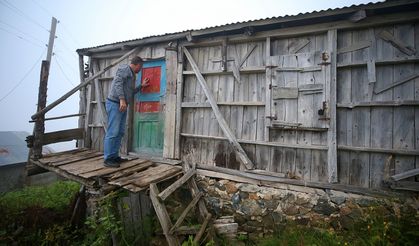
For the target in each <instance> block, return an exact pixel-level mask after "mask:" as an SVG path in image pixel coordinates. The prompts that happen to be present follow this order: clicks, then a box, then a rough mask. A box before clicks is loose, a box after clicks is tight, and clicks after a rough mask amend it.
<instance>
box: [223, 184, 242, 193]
mask: <svg viewBox="0 0 419 246" xmlns="http://www.w3.org/2000/svg"><path fill="white" fill-rule="evenodd" d="M225 188H226V191H227V193H229V194H232V193H236V192H237V191H238V190H239V189H238V188H237V186H236V184H235V183H233V182H227V183H226V184H225Z"/></svg>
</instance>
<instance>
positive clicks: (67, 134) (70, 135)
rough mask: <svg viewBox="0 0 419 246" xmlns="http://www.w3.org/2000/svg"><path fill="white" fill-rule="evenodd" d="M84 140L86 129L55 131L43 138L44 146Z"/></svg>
mask: <svg viewBox="0 0 419 246" xmlns="http://www.w3.org/2000/svg"><path fill="white" fill-rule="evenodd" d="M83 138H84V129H83V128H75V129H69V130H62V131H55V132H48V133H45V134H44V135H43V137H42V144H43V145H47V144H52V143H58V142H65V141H70V140H77V139H83Z"/></svg>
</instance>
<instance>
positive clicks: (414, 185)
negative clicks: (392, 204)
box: [391, 181, 419, 192]
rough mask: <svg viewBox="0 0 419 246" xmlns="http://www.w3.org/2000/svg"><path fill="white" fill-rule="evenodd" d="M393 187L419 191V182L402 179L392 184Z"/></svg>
mask: <svg viewBox="0 0 419 246" xmlns="http://www.w3.org/2000/svg"><path fill="white" fill-rule="evenodd" d="M391 188H392V189H394V190H408V191H416V192H418V191H419V183H418V182H412V181H400V182H395V183H394V184H392V185H391Z"/></svg>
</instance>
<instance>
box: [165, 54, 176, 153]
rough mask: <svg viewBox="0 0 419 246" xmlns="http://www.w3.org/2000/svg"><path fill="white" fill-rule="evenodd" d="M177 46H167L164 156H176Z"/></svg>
mask: <svg viewBox="0 0 419 246" xmlns="http://www.w3.org/2000/svg"><path fill="white" fill-rule="evenodd" d="M176 77H177V47H176V46H173V47H172V46H168V47H166V105H165V112H164V114H165V119H164V143H163V157H164V158H175V134H176V133H175V131H176V125H175V124H176V107H177V103H176Z"/></svg>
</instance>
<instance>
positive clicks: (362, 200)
mask: <svg viewBox="0 0 419 246" xmlns="http://www.w3.org/2000/svg"><path fill="white" fill-rule="evenodd" d="M355 202H356V204H358V205H359V206H361V207H369V206H373V205H376V204H377V202H376V200H373V199H369V198H365V197H362V198H356V199H355Z"/></svg>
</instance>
